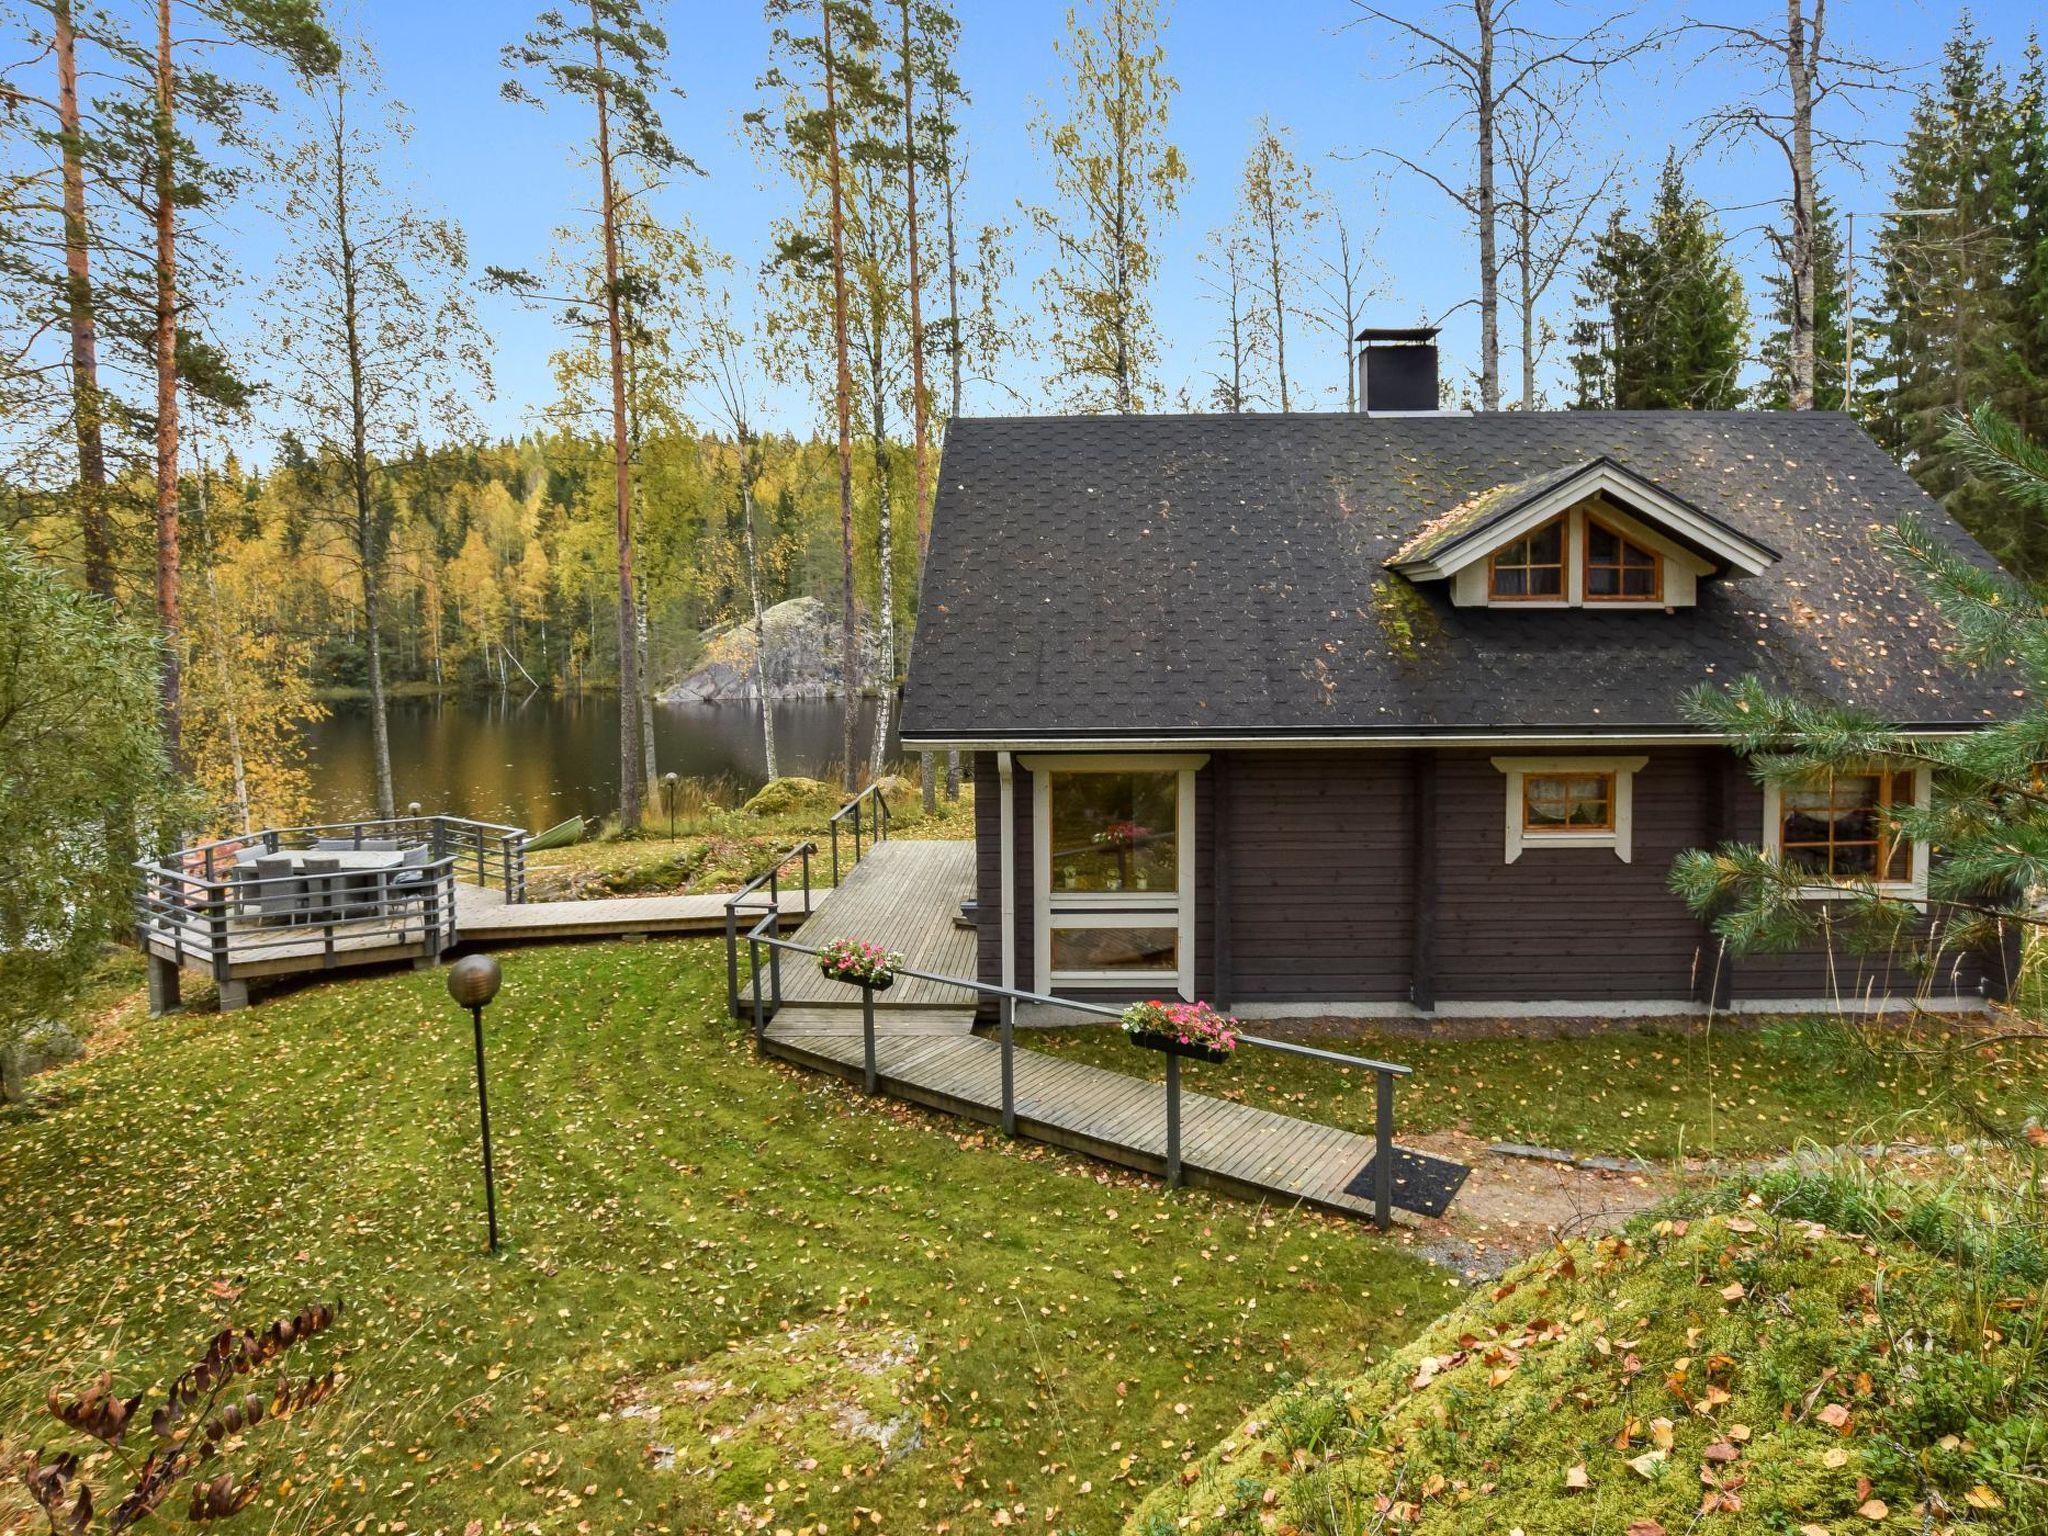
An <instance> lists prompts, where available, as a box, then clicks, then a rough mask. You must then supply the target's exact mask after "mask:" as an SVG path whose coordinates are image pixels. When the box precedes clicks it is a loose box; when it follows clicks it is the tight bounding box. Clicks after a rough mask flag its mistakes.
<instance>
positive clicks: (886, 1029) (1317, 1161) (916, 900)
mask: <svg viewBox="0 0 2048 1536" xmlns="http://www.w3.org/2000/svg"><path fill="white" fill-rule="evenodd" d="M973 881H974V848H973V845H972V844H971V843H939V842H912V841H908V840H902V839H897V840H891V841H889V842H885V843H882V844H881V845H879V846H878V847H877V848H876V849H875V850H874V852H872V853H870V854H869V855H868V856H867V857H866V858H865V859H863V860H862V861H861V863H860V864H859V865H858V866H857V867H856V868H855V869H854V870H853V872H852V873H851V874H850V875H849V876H848V877H847V878H846V880H845V882H844V883H843V884H842V885H841V886H840V888H839V889H838V890H837V891H824V892H820V893H819V901H818V905H817V908H816V910H815V911H814V912H813V914H812V915H811V917H810V918H809V920H808V921H806V922H805V923H804V925H803V927H802V928H801V929H800V930H799V931H798V933H797V934H796V935H795V937H796V939H797V941H798V942H799V943H803V944H809V945H814V946H815V945H822V944H824V943H825V942H826V941H828V940H830V939H835V938H841V937H848V938H860V939H866V940H868V941H869V942H871V943H876V944H881V945H883V946H885V947H887V948H889V949H894V950H900V951H901V952H902V953H903V955H904V957H905V963H906V964H907V965H910V966H912V967H913V968H915V969H918V970H928V971H932V972H935V973H937V974H940V975H949V976H972V975H974V974H975V935H974V933H973V932H972V931H971V930H966V929H961V928H959V927H958V926H956V925H955V923H954V921H953V918H954V915H955V914H956V913H957V912H958V911H959V906H960V902H961V901H962V900H963V899H964V898H965V897H967V896H968V895H970V894H971V893H972V887H973ZM782 986H783V993H782V995H783V998H784V1002H783V1006H782V1007H781V1008H780V1009H779V1010H778V1011H777V1012H776V1013H775V1015H774V1017H773V1019H772V1020H771V1021H770V1022H769V1024H768V1029H767V1034H766V1037H765V1038H764V1039H763V1041H762V1048H763V1050H765V1051H766V1052H767V1053H768V1054H770V1055H773V1056H777V1057H780V1058H782V1059H783V1060H786V1061H792V1062H796V1063H798V1064H800V1065H802V1066H806V1067H811V1068H815V1069H817V1070H819V1071H824V1072H831V1073H833V1074H835V1075H837V1076H840V1077H844V1078H847V1079H849V1080H851V1081H853V1082H856V1083H857V1082H860V1081H861V1080H862V1077H863V1067H864V1061H865V1042H864V1038H863V1034H862V1025H861V1013H860V991H859V989H858V988H855V987H849V986H847V985H845V984H844V983H840V982H829V981H827V980H825V978H824V977H822V976H820V975H819V974H818V970H817V967H816V966H815V965H814V964H812V963H811V962H810V960H809V959H808V958H807V957H804V956H800V955H794V954H785V955H784V956H783V957H782ZM876 1004H877V1006H876V1009H875V1065H876V1087H877V1089H878V1091H880V1092H883V1093H887V1094H890V1095H891V1096H893V1097H895V1098H899V1099H904V1100H907V1101H908V1102H910V1103H913V1104H921V1105H924V1106H925V1107H926V1108H929V1109H936V1110H941V1111H944V1112H945V1113H948V1114H954V1115H959V1116H962V1117H963V1118H966V1119H969V1120H977V1121H982V1122H984V1123H987V1124H990V1125H999V1124H1001V1122H1002V1102H1003V1099H1002V1056H1003V1051H1002V1045H1001V1043H1000V1042H999V1041H998V1040H996V1039H993V1038H990V1037H988V1036H983V1035H978V1034H976V1033H974V994H973V993H972V992H971V991H969V990H967V989H966V988H963V987H955V986H947V985H944V984H942V983H935V982H927V981H918V980H911V979H908V978H906V979H903V980H899V981H898V982H897V983H896V985H895V986H894V987H892V988H891V989H890V990H889V991H887V992H885V993H883V994H881V995H880V996H879V997H878V998H877V999H876ZM1013 1063H1014V1066H1013V1070H1014V1074H1015V1092H1016V1109H1017V1131H1018V1134H1019V1135H1023V1136H1029V1137H1032V1138H1033V1139H1035V1140H1038V1141H1044V1142H1049V1143H1051V1144H1053V1145H1054V1146H1060V1147H1066V1148H1068V1149H1070V1150H1073V1151H1077V1152H1085V1153H1088V1154H1089V1155H1091V1156H1094V1157H1098V1158H1101V1159H1102V1160H1103V1161H1105V1162H1110V1163H1117V1164H1120V1165H1122V1166H1123V1167H1126V1168H1135V1169H1138V1170H1140V1171H1141V1172H1144V1173H1149V1174H1154V1175H1159V1176H1163V1175H1164V1174H1165V1172H1166V1086H1165V1084H1163V1083H1157V1082H1151V1081H1147V1080H1145V1079H1143V1078H1136V1077H1130V1076H1126V1075H1125V1074H1124V1073H1121V1072H1112V1071H1108V1070H1106V1069H1104V1068H1102V1067H1093V1066H1087V1065H1084V1064H1082V1063H1080V1062H1075V1061H1069V1060H1066V1059H1065V1058H1063V1057H1059V1056H1054V1055H1051V1054H1048V1053H1046V1052H1043V1051H1034V1050H1029V1049H1026V1048H1024V1047H1022V1046H1018V1047H1016V1048H1015V1049H1014V1051H1013ZM1373 1151H1374V1146H1373V1141H1372V1139H1371V1138H1370V1137H1367V1136H1360V1135H1356V1134H1354V1133H1353V1132H1350V1131H1342V1130H1338V1129H1336V1128H1335V1127H1333V1126H1327V1125H1318V1124H1316V1123H1314V1122H1313V1121H1308V1120H1297V1119H1294V1118H1293V1117H1291V1116H1288V1115H1277V1114H1274V1113H1272V1112H1271V1111H1269V1110H1263V1109H1253V1108H1250V1107H1249V1106H1246V1105H1243V1104H1232V1103H1230V1102H1229V1101H1227V1100H1224V1099H1217V1098H1212V1097H1210V1096H1208V1095H1206V1094H1199V1093H1186V1092H1184V1093H1183V1094H1182V1095H1181V1170H1182V1177H1183V1178H1184V1179H1185V1180H1186V1181H1187V1182H1188V1183H1190V1184H1196V1185H1202V1186H1206V1187H1208V1188H1212V1189H1216V1190H1220V1191H1223V1192H1225V1193H1228V1194H1232V1195H1237V1196H1241V1197H1243V1198H1246V1199H1251V1200H1276V1201H1281V1202H1284V1203H1287V1204H1290V1205H1293V1204H1305V1205H1311V1206H1316V1207H1319V1208H1321V1209H1323V1210H1329V1211H1337V1212H1341V1213H1342V1214H1344V1215H1347V1216H1357V1217H1363V1218H1365V1219H1367V1220H1370V1219H1371V1218H1372V1214H1373V1209H1372V1201H1371V1200H1370V1199H1369V1198H1365V1199H1361V1198H1359V1197H1358V1196H1356V1195H1352V1194H1348V1193H1346V1191H1345V1187H1344V1186H1345V1185H1346V1184H1348V1183H1350V1182H1351V1181H1352V1180H1353V1179H1354V1178H1356V1177H1357V1176H1358V1174H1359V1172H1360V1171H1361V1170H1362V1169H1363V1168H1364V1167H1365V1165H1366V1164H1367V1163H1368V1162H1370V1161H1371V1159H1372V1156H1373ZM1397 1199H1398V1196H1397Z"/></svg>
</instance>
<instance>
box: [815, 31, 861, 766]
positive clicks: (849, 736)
mask: <svg viewBox="0 0 2048 1536" xmlns="http://www.w3.org/2000/svg"><path fill="white" fill-rule="evenodd" d="M818 8H819V10H820V12H821V13H822V14H823V16H824V23H825V30H824V54H825V121H826V141H825V167H826V175H827V176H828V177H829V179H830V180H831V183H832V231H831V233H832V346H833V351H834V353H835V361H836V364H837V377H836V379H835V381H834V385H833V405H834V408H835V410H836V412H837V415H838V423H839V658H840V659H839V692H840V700H841V713H840V732H839V745H840V753H841V756H842V757H843V759H844V761H845V764H846V773H845V783H844V787H845V790H846V792H847V793H848V794H852V793H853V792H854V790H856V789H857V788H859V787H860V763H859V760H858V757H857V753H858V751H859V745H860V743H859V739H858V738H859V729H860V642H859V636H858V633H857V631H856V629H855V625H854V611H853V362H852V359H851V358H850V357H849V356H848V343H847V335H846V329H847V327H846V189H845V185H844V183H843V181H842V179H841V173H840V165H839V81H838V61H837V59H836V57H835V55H834V54H833V51H832V6H831V0H820V4H819V7H818Z"/></svg>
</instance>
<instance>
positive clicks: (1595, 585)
mask: <svg viewBox="0 0 2048 1536" xmlns="http://www.w3.org/2000/svg"><path fill="white" fill-rule="evenodd" d="M1663 598H1664V559H1663V557H1662V556H1661V555H1658V554H1656V553H1654V552H1652V551H1651V550H1648V549H1645V548H1643V546H1642V545H1640V544H1638V543H1636V542H1635V541H1634V540H1632V539H1630V538H1627V537H1626V536H1624V535H1623V534H1621V533H1618V532H1616V531H1615V530H1614V529H1613V528H1610V527H1608V526H1607V524H1606V523H1604V522H1602V521H1601V520H1600V519H1599V518H1597V517H1594V516H1591V515H1590V514H1589V515H1588V516H1587V518H1586V601H1587V602H1589V603H1656V602H1661V601H1663Z"/></svg>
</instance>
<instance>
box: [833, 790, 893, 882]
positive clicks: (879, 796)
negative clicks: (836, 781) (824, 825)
mask: <svg viewBox="0 0 2048 1536" xmlns="http://www.w3.org/2000/svg"><path fill="white" fill-rule="evenodd" d="M863 807H865V809H863ZM889 816H890V812H889V797H888V796H887V795H885V794H883V793H882V780H880V779H877V780H875V782H874V783H872V784H870V785H869V786H868V787H867V788H866V789H864V790H862V791H861V792H860V793H859V794H857V795H855V796H854V797H853V798H852V799H851V800H849V801H847V802H846V804H844V805H842V806H841V807H839V809H838V810H836V811H834V812H833V813H832V821H831V831H832V883H833V884H834V885H837V884H838V883H839V829H840V827H841V825H849V826H850V827H851V830H852V832H853V863H854V864H858V863H860V856H861V822H862V819H863V818H865V819H866V822H867V840H868V846H869V847H871V848H872V847H873V846H874V845H875V844H877V843H886V842H887V841H888V840H889ZM852 867H853V865H852V864H849V865H848V866H847V868H849V869H851V868H852Z"/></svg>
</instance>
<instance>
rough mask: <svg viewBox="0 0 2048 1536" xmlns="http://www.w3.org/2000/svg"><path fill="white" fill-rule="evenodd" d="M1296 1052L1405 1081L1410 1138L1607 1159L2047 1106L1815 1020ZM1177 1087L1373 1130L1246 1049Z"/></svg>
mask: <svg viewBox="0 0 2048 1536" xmlns="http://www.w3.org/2000/svg"><path fill="white" fill-rule="evenodd" d="M1250 1027H1251V1028H1252V1030H1253V1032H1254V1033H1256V1032H1258V1030H1259V1028H1260V1026H1258V1025H1256V1024H1254V1025H1252V1026H1250ZM1947 1027H1949V1028H1952V1029H1958V1030H1968V1029H1972V1028H1974V1026H1969V1025H1952V1026H1947ZM1943 1028H1944V1026H1941V1025H1938V1024H1930V1025H1928V1026H1926V1027H1924V1028H1923V1029H1922V1030H1920V1031H1917V1032H1915V1033H1913V1034H1911V1035H1906V1034H1902V1033H1898V1032H1893V1033H1890V1034H1888V1035H1886V1036H1884V1037H1883V1038H1884V1040H1885V1042H1886V1043H1887V1044H1889V1045H1891V1046H1893V1047H1896V1046H1898V1045H1901V1044H1906V1043H1913V1044H1918V1045H1928V1044H1932V1043H1934V1042H1936V1041H1937V1040H1939V1039H1942V1038H1944V1037H1943V1036H1942V1034H1941V1031H1942V1029H1943ZM1294 1037H1295V1038H1300V1039H1302V1040H1304V1042H1305V1043H1308V1044H1313V1045H1326V1046H1329V1047H1330V1048H1332V1049H1338V1050H1347V1051H1354V1052H1357V1053H1360V1054H1363V1055H1366V1056H1372V1057H1376V1058H1379V1059H1381V1060H1386V1061H1397V1062H1401V1063H1403V1064H1404V1065H1407V1066H1411V1067H1413V1068H1414V1069H1415V1076H1414V1077H1412V1078H1410V1079H1408V1080H1407V1081H1406V1082H1404V1083H1402V1084H1400V1085H1399V1087H1398V1089H1397V1090H1396V1101H1395V1103H1396V1107H1395V1113H1396V1117H1397V1124H1398V1125H1399V1127H1400V1129H1401V1131H1402V1132H1404V1133H1413V1132H1429V1131H1449V1130H1467V1131H1470V1132H1471V1133H1473V1134H1475V1135H1478V1136H1481V1137H1484V1138H1486V1139H1487V1140H1503V1141H1519V1142H1532V1143H1535V1144H1537V1145H1539V1146H1547V1147H1564V1148H1568V1149H1570V1150H1573V1151H1577V1152H1582V1153H1598V1154H1606V1155H1610V1156H1631V1157H1644V1158H1672V1157H1678V1156H1680V1155H1684V1156H1688V1157H1690V1156H1705V1157H1718V1158H1745V1157H1753V1156H1757V1155H1760V1154H1768V1153H1773V1152H1780V1151H1783V1150H1785V1149H1787V1148H1789V1147H1793V1146H1797V1145H1799V1144H1801V1143H1803V1142H1808V1141H1812V1142H1819V1143H1821V1144H1823V1145H1827V1146H1834V1145H1837V1144H1839V1143H1843V1142H1866V1141H1877V1140H1893V1139H1901V1138H1903V1139H1917V1140H1930V1141H1940V1140H1945V1139H1948V1138H1950V1137H1953V1136H1971V1135H1975V1134H1977V1133H1978V1132H1979V1131H1980V1130H1982V1129H1983V1128H1984V1127H1985V1126H1986V1125H1993V1126H2004V1127H2006V1128H2008V1129H2014V1128H2017V1127H2018V1126H2019V1125H2020V1124H2021V1123H2023V1122H2024V1120H2025V1119H2026V1117H2027V1115H2029V1114H2038V1113H2040V1112H2041V1111H2042V1110H2043V1108H2044V1105H2048V1086H2044V1085H2048V1053H2044V1052H2043V1051H2042V1050H2041V1049H2039V1048H2038V1047H2021V1048H2009V1049H2006V1050H2004V1051H2002V1052H2000V1053H1997V1054H1996V1056H1995V1057H1993V1056H1991V1055H1988V1054H1986V1055H1979V1054H1978V1053H1971V1056H1970V1070H1969V1071H1967V1072H1957V1071H1954V1070H1951V1066H1952V1063H1949V1062H1946V1061H1944V1060H1943V1059H1941V1058H1938V1057H1937V1058H1930V1059H1927V1060H1925V1061H1919V1060H1916V1059H1914V1058H1907V1057H1902V1056H1900V1055H1899V1054H1897V1053H1896V1051H1895V1050H1894V1051H1890V1052H1887V1053H1885V1054H1884V1055H1882V1056H1880V1055H1876V1054H1873V1053H1872V1052H1871V1051H1870V1050H1868V1049H1866V1048H1865V1046H1864V1044H1863V1043H1862V1041H1861V1037H1860V1036H1859V1035H1857V1034H1856V1033H1855V1032H1853V1031H1851V1030H1850V1029H1849V1028H1847V1027H1846V1026H1845V1025H1843V1024H1841V1023H1840V1022H1837V1021H1833V1020H1829V1019H1821V1018H1801V1019H1781V1020H1773V1021H1770V1022H1767V1023H1763V1024H1758V1023H1754V1022H1750V1021H1737V1022H1730V1021H1722V1022H1720V1023H1718V1024H1717V1025H1716V1027H1715V1028H1714V1030H1713V1031H1712V1033H1711V1034H1709V1033H1706V1032H1704V1031H1686V1030H1681V1029H1678V1028H1674V1027H1668V1026H1667V1027H1658V1026H1651V1025H1646V1026H1643V1027H1641V1028H1627V1027H1618V1028H1616V1029H1613V1030H1610V1031H1607V1032H1602V1033H1597V1034H1582V1035H1576V1036H1569V1035H1567V1036H1557V1037H1539V1036H1537V1035H1533V1034H1525V1033H1506V1034H1502V1035H1499V1036H1497V1037H1492V1038H1462V1039H1461V1038H1453V1037H1450V1036H1438V1037H1434V1038H1417V1037H1416V1036H1414V1035H1412V1034H1394V1033H1390V1032H1385V1031H1379V1030H1374V1029H1371V1028H1369V1027H1366V1026H1363V1025H1359V1026H1355V1027H1348V1028H1341V1029H1312V1030H1308V1031H1306V1032H1301V1033H1297V1034H1296V1035H1295V1036H1294ZM1027 1038H1028V1043H1029V1044H1031V1045H1032V1046H1033V1047H1035V1048H1037V1049H1041V1050H1051V1051H1055V1052H1059V1053H1062V1054H1071V1055H1073V1056H1075V1057H1076V1058H1078V1059H1081V1060H1084V1061H1089V1062H1093V1063H1095V1064H1097V1065H1100V1066H1107V1067H1114V1068H1115V1069H1117V1070H1118V1071H1121V1072H1131V1073H1137V1074H1141V1075H1145V1074H1149V1075H1151V1076H1153V1077H1158V1076H1160V1075H1162V1067H1161V1060H1162V1058H1160V1057H1159V1056H1157V1055H1156V1054H1155V1053H1153V1052H1150V1051H1141V1050H1135V1049H1133V1048H1132V1047H1130V1046H1129V1045H1127V1044H1125V1043H1124V1040H1123V1037H1122V1035H1121V1033H1120V1032H1119V1031H1118V1030H1117V1029H1116V1028H1115V1027H1114V1026H1105V1027H1099V1028H1098V1027H1086V1028H1074V1029H1056V1030H1042V1031H1037V1032H1034V1033H1032V1034H1031V1035H1029V1036H1028V1037H1027ZM1953 1038H1954V1039H1959V1040H1960V1039H1965V1038H1967V1036H1966V1035H1961V1034H1958V1035H1956V1036H1954V1037H1953ZM1183 1081H1184V1082H1185V1084H1186V1085H1187V1086H1188V1087H1189V1088H1191V1089H1193V1090H1195V1091H1197V1092H1200V1093H1209V1094H1215V1095H1217V1096H1218V1097H1222V1098H1228V1099H1234V1100H1237V1101H1240V1102H1243V1103H1246V1104H1252V1105H1256V1106H1258V1107H1259V1108H1262V1109H1272V1110H1277V1111H1279V1112H1281V1113H1284V1114H1292V1115H1299V1116H1301V1117H1303V1118H1305V1119H1310V1120H1321V1121H1325V1122H1327V1123H1329V1124H1332V1125H1342V1126H1346V1127H1348V1128H1350V1129H1353V1130H1358V1131H1370V1130H1371V1127H1372V1112H1373V1104H1372V1080H1371V1078H1370V1077H1369V1076H1365V1075H1361V1074H1359V1073H1355V1072H1350V1071H1348V1070H1339V1069H1334V1068H1331V1067H1329V1066H1326V1065H1318V1064H1317V1063H1315V1062H1312V1061H1305V1060H1303V1059H1301V1058H1299V1057H1290V1056H1282V1055H1279V1054H1278V1053H1275V1052H1271V1051H1260V1050H1252V1049H1244V1050H1240V1051H1239V1052H1237V1054H1236V1056H1235V1057H1234V1058H1233V1059H1232V1060H1231V1061H1230V1062H1229V1063H1228V1064H1226V1065H1222V1066H1210V1065H1205V1064H1200V1063H1189V1064H1188V1066H1187V1068H1186V1075H1185V1077H1184V1078H1183Z"/></svg>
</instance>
